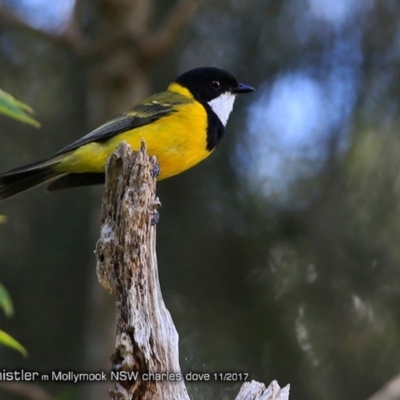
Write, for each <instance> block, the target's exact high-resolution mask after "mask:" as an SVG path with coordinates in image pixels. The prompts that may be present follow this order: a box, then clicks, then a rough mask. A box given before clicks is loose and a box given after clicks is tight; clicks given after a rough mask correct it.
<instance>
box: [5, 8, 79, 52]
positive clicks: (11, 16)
mask: <svg viewBox="0 0 400 400" xmlns="http://www.w3.org/2000/svg"><path fill="white" fill-rule="evenodd" d="M73 15H74V14H73ZM0 21H1V22H2V23H3V24H4V25H8V26H9V27H11V28H14V29H18V30H21V31H23V32H26V33H28V34H30V35H32V36H33V37H36V38H38V39H41V40H45V41H48V42H52V43H54V44H56V45H58V46H62V47H68V48H70V49H72V50H73V51H75V52H77V53H78V52H80V53H81V52H82V51H83V47H84V46H83V44H84V42H83V39H82V37H81V35H80V31H79V27H78V24H77V23H76V19H75V18H74V17H72V18H71V21H70V23H69V25H68V28H67V29H66V30H64V31H63V32H62V33H60V34H58V33H51V32H48V31H44V30H42V29H38V28H35V27H33V26H32V25H29V24H28V23H26V22H25V21H24V20H23V19H21V18H20V17H18V16H17V15H16V14H15V13H14V12H12V11H11V10H10V9H9V8H7V7H5V6H0Z"/></svg>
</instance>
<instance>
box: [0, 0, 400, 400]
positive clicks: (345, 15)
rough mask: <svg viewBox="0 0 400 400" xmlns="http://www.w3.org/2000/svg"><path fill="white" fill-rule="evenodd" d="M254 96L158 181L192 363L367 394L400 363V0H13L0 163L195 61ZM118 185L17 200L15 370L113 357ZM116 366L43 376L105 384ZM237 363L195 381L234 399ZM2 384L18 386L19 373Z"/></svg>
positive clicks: (99, 364)
mask: <svg viewBox="0 0 400 400" xmlns="http://www.w3.org/2000/svg"><path fill="white" fill-rule="evenodd" d="M204 65H211V66H216V67H221V68H224V69H227V70H229V71H231V72H232V73H234V75H235V76H237V78H238V79H239V80H240V81H242V82H245V83H248V84H250V85H253V86H254V87H256V88H257V91H256V92H254V93H253V94H250V95H246V96H243V97H240V98H239V99H238V100H237V101H236V104H235V109H234V112H233V114H232V116H231V118H230V121H229V124H228V128H227V134H226V136H225V138H224V140H223V141H222V143H221V145H220V146H219V148H218V151H216V152H215V153H214V154H213V155H212V156H211V157H210V158H209V159H207V160H206V161H205V162H203V163H201V164H200V165H199V166H197V167H195V168H194V169H192V170H190V171H188V172H185V173H184V174H182V175H180V176H177V177H174V178H172V179H169V180H167V181H163V182H161V183H160V184H159V185H158V195H159V196H160V199H161V202H162V204H163V207H162V209H161V210H160V212H161V220H160V223H159V225H158V232H157V233H158V238H157V247H158V259H159V272H160V280H161V287H162V290H163V295H164V299H165V302H166V304H167V307H168V308H169V310H170V312H171V314H172V317H173V319H174V322H175V324H176V327H177V330H178V332H179V334H180V355H181V366H182V368H183V369H184V370H186V371H198V372H203V371H204V372H205V371H207V372H209V371H211V372H214V371H217V372H220V371H242V372H248V373H249V374H250V377H251V379H256V380H259V381H262V382H265V383H269V382H270V381H271V380H272V379H277V380H278V381H279V383H280V384H281V385H284V384H287V383H290V384H291V391H292V395H291V397H290V398H291V399H295V400H306V399H310V398H312V399H321V400H331V399H332V400H333V399H341V400H347V399H348V400H350V399H351V400H354V399H367V398H368V397H370V396H371V395H372V394H373V393H374V392H376V391H377V390H379V389H380V388H381V387H382V386H383V385H384V384H385V383H386V382H387V381H389V380H390V379H391V378H393V377H394V376H396V375H397V374H398V373H399V370H400V361H399V360H400V246H399V243H400V206H399V204H400V202H399V200H400V179H399V178H400V174H399V171H400V119H399V106H400V83H399V82H400V76H399V75H400V2H398V1H397V0H386V1H378V0H375V1H374V0H248V1H246V2H244V1H238V0H215V1H213V2H202V1H198V0H182V1H168V2H166V1H160V0H158V1H157V0H152V1H151V0H131V1H122V0H118V1H116V0H75V1H74V0H57V1H55V2H48V1H46V0H0V66H1V67H0V88H2V89H3V90H5V91H7V92H9V93H11V94H12V95H14V96H15V97H17V98H19V99H21V100H23V101H24V102H26V103H28V104H29V105H31V106H32V107H33V108H34V109H35V111H36V115H35V117H36V118H37V119H38V120H39V121H40V122H41V124H42V127H41V129H39V130H36V129H35V128H32V127H30V126H28V125H23V124H21V123H19V122H16V121H13V120H10V119H7V118H6V117H0V170H1V171H4V170H7V169H10V168H14V167H17V166H20V165H22V164H24V163H29V162H32V161H36V160H39V159H42V158H45V157H48V156H49V155H51V154H53V153H54V152H55V151H57V150H59V149H60V148H62V147H64V146H65V145H66V144H68V143H69V142H71V141H73V140H75V139H77V138H79V137H80V136H82V135H83V134H85V133H87V132H88V131H89V130H90V129H93V128H95V127H96V126H97V125H99V124H100V123H102V122H104V121H106V120H107V119H108V118H109V117H111V116H113V115H115V114H117V113H119V112H122V111H125V110H126V109H127V108H129V107H130V106H132V105H134V104H135V103H136V102H138V101H139V100H140V99H142V98H143V97H144V96H145V95H147V94H150V93H152V92H156V91H161V90H163V89H164V88H165V87H166V86H167V85H168V83H169V82H170V81H172V80H173V79H174V78H175V77H176V76H177V75H179V74H180V73H182V72H184V71H186V70H188V69H191V68H194V67H198V66H204ZM101 197H102V188H82V189H75V190H70V191H66V192H59V193H55V194H51V195H50V194H46V193H45V191H44V188H43V187H40V188H37V189H35V190H32V191H30V192H27V193H24V194H22V195H21V196H18V197H15V198H13V199H11V200H9V201H7V202H4V203H1V205H0V213H1V214H5V215H7V217H8V222H7V223H6V224H2V225H1V226H0V282H1V283H2V284H3V285H4V286H5V287H6V288H7V289H8V290H9V292H10V294H11V296H12V299H13V301H14V305H15V309H16V313H15V316H14V317H13V318H12V319H7V318H6V317H4V316H3V315H2V314H0V327H1V329H4V330H5V331H7V332H8V333H10V334H11V335H12V336H13V337H15V338H16V339H18V340H19V341H20V342H21V343H22V344H23V345H24V346H25V347H26V348H27V349H28V351H29V357H28V358H23V357H22V356H21V355H20V354H19V353H17V352H13V351H12V350H9V349H6V348H4V347H0V370H1V369H2V368H7V369H8V370H10V369H20V368H23V369H25V370H31V371H36V370H39V371H41V372H49V371H52V370H58V371H59V370H62V371H69V370H73V371H100V370H107V369H108V367H109V364H110V363H109V357H110V355H111V353H112V348H113V335H114V304H113V300H114V299H113V298H112V296H108V295H107V294H106V293H105V292H104V291H103V290H102V289H101V288H100V286H99V285H98V283H97V278H96V273H95V259H94V255H93V250H94V246H95V243H96V240H97V238H98V233H99V216H100V204H101ZM109 386H110V385H109V384H107V385H105V386H100V387H99V386H98V385H94V384H88V385H85V384H79V385H67V384H65V385H62V384H50V383H49V384H46V385H45V389H46V390H48V391H49V392H50V393H52V394H53V395H54V396H55V397H56V398H60V399H78V398H83V397H85V398H87V399H93V400H94V399H96V400H98V399H102V398H103V399H106V398H108V394H107V390H108V388H109ZM239 387H240V383H230V384H214V385H205V384H201V385H196V386H193V385H191V386H190V387H189V389H190V393H191V396H192V398H193V399H204V398H210V399H211V398H215V399H233V398H234V397H235V395H236V392H237V391H238V389H239ZM0 397H1V398H4V399H16V398H19V397H16V396H14V397H12V396H11V395H10V394H8V393H7V392H6V391H1V392H0Z"/></svg>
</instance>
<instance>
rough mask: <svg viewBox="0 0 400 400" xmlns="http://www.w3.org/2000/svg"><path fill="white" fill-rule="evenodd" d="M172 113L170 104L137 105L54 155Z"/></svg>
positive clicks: (102, 139) (101, 139)
mask: <svg viewBox="0 0 400 400" xmlns="http://www.w3.org/2000/svg"><path fill="white" fill-rule="evenodd" d="M173 111H174V108H173V105H172V104H160V103H158V102H151V103H146V104H139V105H138V106H136V107H135V108H133V109H132V110H131V111H129V112H127V113H125V114H121V115H118V116H117V117H115V118H114V119H112V120H111V121H109V122H106V123H105V124H103V125H101V126H99V127H98V128H97V129H95V130H93V131H92V132H90V133H88V134H87V135H85V136H83V137H81V138H80V139H78V140H76V141H75V142H73V143H71V144H70V145H68V146H66V147H64V148H63V149H61V150H60V151H59V152H58V153H56V154H55V155H56V156H57V155H60V154H65V153H68V152H69V151H72V150H75V149H77V148H78V147H81V146H84V145H85V144H89V143H93V142H101V141H104V140H106V139H108V138H110V137H112V136H115V135H118V134H119V133H122V132H125V131H127V130H130V129H134V128H138V127H140V126H144V125H147V124H149V123H151V122H154V121H156V120H157V119H159V118H161V117H164V116H166V115H169V114H171V112H173Z"/></svg>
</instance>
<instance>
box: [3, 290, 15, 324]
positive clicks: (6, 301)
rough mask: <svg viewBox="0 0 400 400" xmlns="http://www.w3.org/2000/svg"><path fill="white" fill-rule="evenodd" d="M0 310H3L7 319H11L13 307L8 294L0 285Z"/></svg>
mask: <svg viewBox="0 0 400 400" xmlns="http://www.w3.org/2000/svg"><path fill="white" fill-rule="evenodd" d="M0 308H2V309H3V311H4V313H5V314H6V315H7V317H11V316H12V315H13V314H14V307H13V304H12V301H11V297H10V295H9V294H8V292H7V290H6V288H5V287H4V286H3V285H2V284H1V283H0Z"/></svg>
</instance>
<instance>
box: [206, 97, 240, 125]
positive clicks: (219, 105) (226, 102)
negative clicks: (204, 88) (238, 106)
mask: <svg viewBox="0 0 400 400" xmlns="http://www.w3.org/2000/svg"><path fill="white" fill-rule="evenodd" d="M235 99H236V95H234V94H232V93H230V92H226V93H222V94H221V95H220V96H218V97H217V98H215V99H213V100H211V101H209V102H208V105H209V106H210V107H211V109H212V110H213V111H214V112H215V114H217V115H218V118H219V120H220V121H221V122H222V125H224V126H226V123H227V122H228V118H229V114H230V113H231V111H232V108H233V103H234V102H235Z"/></svg>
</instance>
